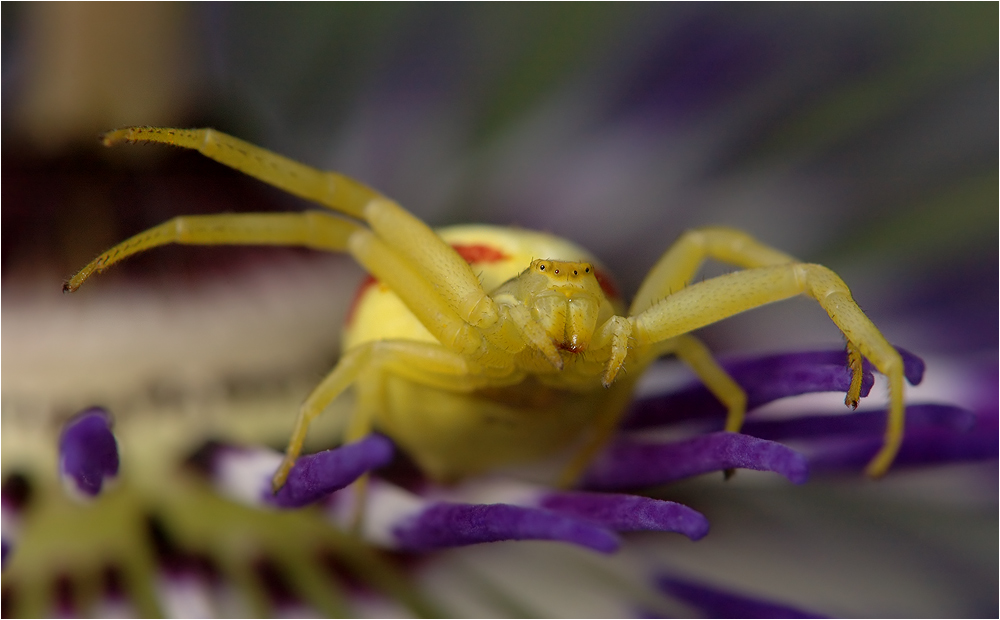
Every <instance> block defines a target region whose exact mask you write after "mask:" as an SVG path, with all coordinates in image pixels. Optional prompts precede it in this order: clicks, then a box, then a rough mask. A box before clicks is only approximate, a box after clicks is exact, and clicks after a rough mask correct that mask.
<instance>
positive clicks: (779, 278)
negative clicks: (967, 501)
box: [632, 263, 904, 477]
mask: <svg viewBox="0 0 1000 620" xmlns="http://www.w3.org/2000/svg"><path fill="white" fill-rule="evenodd" d="M800 294H805V295H808V296H809V297H812V298H813V299H815V300H816V301H818V302H819V304H820V306H821V307H822V308H823V309H824V310H825V311H826V312H827V314H829V315H830V318H831V319H832V320H833V322H834V323H835V324H836V325H837V327H839V328H840V331H841V332H843V334H844V336H845V337H846V338H847V341H848V347H849V350H850V348H851V347H853V348H856V350H857V351H860V352H861V354H862V355H864V356H865V357H867V358H868V359H869V360H871V362H872V363H873V364H874V365H875V367H876V368H877V369H878V370H879V371H880V372H881V373H883V374H884V375H886V377H887V378H888V380H889V421H888V426H887V428H886V433H885V443H884V445H883V447H882V449H881V450H880V451H879V453H878V454H877V455H876V456H875V458H874V459H872V461H871V462H870V463H869V464H868V468H867V473H868V474H869V475H870V476H874V477H877V476H881V475H883V474H885V472H886V471H887V470H888V468H889V465H891V464H892V461H893V459H894V458H895V456H896V453H897V452H898V451H899V446H900V443H901V442H902V438H903V416H904V408H903V360H902V358H901V357H900V355H899V353H898V352H897V351H896V350H895V349H894V348H893V347H892V345H890V344H889V342H888V341H886V339H885V338H884V337H883V336H882V334H881V333H880V332H879V331H878V329H877V328H876V327H875V325H874V324H873V323H872V322H871V320H869V319H868V317H867V316H865V314H864V312H862V311H861V308H859V307H858V305H857V303H855V302H854V299H853V298H852V297H851V292H850V290H849V289H848V288H847V285H846V284H844V282H843V280H841V279H840V277H838V276H837V274H835V273H834V272H832V271H830V270H829V269H827V268H826V267H823V266H822V265H811V264H805V263H796V264H787V265H776V266H772V267H761V268H757V269H747V270H744V271H738V272H736V273H732V274H728V275H724V276H719V277H717V278H713V279H711V280H706V281H704V282H699V283H698V284H693V285H691V286H688V287H686V288H684V289H682V290H680V291H679V292H676V293H674V294H672V295H670V296H668V297H665V298H663V299H661V300H660V301H658V302H656V303H655V304H653V305H652V306H651V307H650V308H649V309H648V310H646V311H645V312H642V313H641V314H639V315H638V316H635V317H632V320H633V322H634V325H635V327H634V330H633V335H634V336H635V338H636V339H637V340H638V341H639V342H640V343H641V344H653V343H657V342H662V341H664V340H667V339H670V338H674V337H676V336H679V335H682V334H686V333H688V332H690V331H693V330H696V329H698V328H700V327H704V326H705V325H708V324H710V323H715V322H717V321H721V320H722V319H725V318H728V317H730V316H733V315H735V314H739V313H740V312H743V311H745V310H750V309H752V308H756V307H758V306H762V305H764V304H768V303H771V302H775V301H780V300H782V299H787V298H789V297H794V296H796V295H800ZM852 365H855V366H856V367H857V368H858V369H860V364H852ZM850 396H851V395H850V393H849V394H848V398H850Z"/></svg>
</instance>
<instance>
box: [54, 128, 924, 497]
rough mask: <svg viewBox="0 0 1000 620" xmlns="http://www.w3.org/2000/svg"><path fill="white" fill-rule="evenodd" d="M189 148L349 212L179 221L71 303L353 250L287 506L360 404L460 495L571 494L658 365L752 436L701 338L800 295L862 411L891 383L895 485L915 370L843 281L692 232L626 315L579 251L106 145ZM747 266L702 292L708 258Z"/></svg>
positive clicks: (142, 236) (164, 137)
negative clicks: (340, 346)
mask: <svg viewBox="0 0 1000 620" xmlns="http://www.w3.org/2000/svg"><path fill="white" fill-rule="evenodd" d="M122 141H127V142H130V143H135V142H161V143H166V144H172V145H175V146H179V147H184V148H190V149H195V150H198V151H199V152H201V153H202V154H204V155H205V156H207V157H210V158H212V159H214V160H216V161H218V162H220V163H222V164H224V165H227V166H230V167H232V168H235V169H237V170H240V171H242V172H244V173H246V174H248V175H250V176H253V177H256V178H257V179H259V180H261V181H264V182H266V183H270V184H271V185H274V186H276V187H278V188H281V189H283V190H285V191H288V192H290V193H292V194H295V195H297V196H300V197H302V198H305V199H308V200H311V201H314V202H317V203H319V204H320V205H322V206H324V207H327V208H329V209H331V210H333V211H335V212H336V214H337V216H339V217H337V216H332V215H329V214H326V213H324V212H319V211H306V212H301V213H263V214H219V215H205V216H181V217H176V218H174V219H171V220H169V221H167V222H165V223H163V224H161V225H159V226H155V227H153V228H151V229H149V230H147V231H145V232H142V233H139V234H137V235H135V236H133V237H131V238H129V239H127V240H125V241H123V242H122V243H120V244H118V245H116V246H115V247H113V248H111V249H110V250H108V251H106V252H105V253H103V254H101V255H100V256H98V257H97V258H96V259H94V260H93V261H92V262H91V263H90V264H88V265H87V266H86V267H84V268H83V269H82V270H80V272H79V273H77V274H76V275H74V276H73V277H72V278H71V279H70V280H69V281H68V282H66V283H65V285H64V287H63V288H64V290H66V291H75V290H76V289H77V288H79V286H80V285H81V284H82V283H83V282H84V281H85V280H86V279H87V278H89V277H90V276H91V275H93V274H95V273H99V272H101V271H103V270H104V269H106V268H108V267H109V266H111V265H112V264H114V263H116V262H118V261H120V260H122V259H124V258H126V257H127V256H130V255H132V254H136V253H138V252H143V251H145V250H148V249H150V248H153V247H156V246H160V245H165V244H168V243H181V244H200V245H222V244H263V245H286V246H305V247H308V248H314V249H318V250H324V251H329V252H348V253H350V254H351V255H352V256H353V257H354V258H355V260H357V261H358V262H359V263H360V264H361V265H362V266H363V267H364V268H365V269H366V270H367V271H368V273H369V274H371V276H372V278H371V279H369V280H368V281H367V282H366V284H365V285H363V286H362V288H361V290H360V291H359V293H358V298H357V299H356V302H355V306H354V308H353V309H352V312H351V315H350V317H349V319H348V322H347V326H346V332H345V342H344V350H343V355H342V357H341V358H340V361H339V362H338V363H337V365H336V366H335V367H334V369H333V370H332V371H331V372H330V373H329V374H328V375H327V376H326V378H324V379H323V381H322V382H321V383H320V384H319V385H318V386H317V387H316V388H315V389H314V390H313V392H312V393H311V394H310V395H309V396H308V397H307V398H306V400H305V402H304V403H303V405H302V406H301V409H300V410H299V413H298V418H297V420H296V422H295V427H294V430H293V431H292V436H291V439H290V440H289V443H288V448H287V450H286V453H285V457H284V460H283V461H282V463H281V466H280V467H279V469H278V470H277V472H276V473H275V475H274V478H273V487H274V489H275V490H277V489H279V488H280V487H281V486H282V485H283V484H284V481H285V479H286V477H287V476H288V472H289V471H290V469H291V468H292V466H293V465H294V463H295V461H296V459H297V457H298V456H299V453H300V452H301V449H302V444H303V441H304V440H305V437H306V434H307V432H308V429H309V425H310V422H311V421H312V420H313V419H314V418H316V416H318V415H319V414H320V413H321V412H322V411H323V410H324V408H326V406H327V405H329V404H330V403H331V402H332V401H333V400H334V399H335V398H337V396H339V395H340V394H341V393H342V392H344V391H345V390H346V389H347V388H349V387H351V386H354V388H355V390H356V396H357V402H356V405H355V410H354V413H353V414H352V417H351V419H350V421H349V423H348V426H347V430H346V436H345V440H347V441H352V440H354V439H359V438H361V437H363V436H365V435H367V434H368V433H370V432H372V431H373V430H375V429H378V430H379V431H381V432H383V433H385V434H386V435H388V436H389V437H390V438H391V439H392V440H393V441H394V442H395V443H396V444H397V445H399V446H400V447H401V448H402V449H403V450H404V451H405V452H407V453H408V455H409V456H410V457H411V458H412V459H413V460H414V461H415V462H416V463H417V465H418V466H419V467H420V468H421V469H422V470H423V471H424V472H425V473H426V474H427V475H429V476H430V477H431V478H433V479H436V480H438V481H454V480H457V479H459V478H462V477H464V476H469V475H473V474H477V473H480V472H484V471H487V470H491V469H494V468H497V467H500V466H503V465H508V464H515V463H520V462H526V461H532V460H539V459H542V458H544V457H547V456H550V455H553V454H556V453H560V452H563V453H565V454H566V457H565V459H564V461H565V462H564V464H563V465H562V473H561V476H560V483H561V484H562V485H564V486H571V485H572V484H573V483H574V482H575V481H576V480H577V479H578V477H579V476H580V475H581V474H582V472H583V471H584V469H585V468H586V466H587V465H588V463H589V462H590V461H591V460H592V458H593V457H594V456H595V455H596V453H597V452H598V451H599V450H600V449H601V448H602V447H603V446H604V445H605V443H606V442H607V441H608V440H609V438H610V437H611V435H612V434H613V433H614V432H615V430H616V428H617V426H618V423H619V421H620V419H621V418H622V416H623V413H624V412H625V410H626V407H627V404H628V402H629V400H630V398H631V393H632V390H633V387H634V385H635V383H636V381H637V379H638V378H639V377H640V376H641V374H642V372H643V370H645V369H646V368H647V367H648V366H649V365H650V364H651V363H652V362H653V361H654V360H656V359H657V358H658V357H660V356H663V355H667V354H673V355H676V356H677V357H678V358H680V359H681V360H683V362H685V363H686V364H687V365H689V366H690V367H691V368H692V369H693V371H694V372H695V374H696V375H697V376H698V377H699V378H700V379H701V380H702V381H703V382H704V383H705V385H706V386H707V387H708V389H709V390H710V391H711V392H712V393H713V394H714V395H715V396H716V397H717V398H718V399H719V400H720V401H721V402H722V403H723V404H724V405H725V406H726V408H727V411H728V413H727V418H726V423H725V429H726V430H727V431H731V432H737V431H739V429H740V427H741V425H742V422H743V416H744V411H745V408H746V396H745V393H744V392H743V390H742V388H740V387H739V386H738V385H737V384H736V382H735V381H733V379H731V378H730V377H729V376H728V374H727V373H726V372H725V371H724V370H723V369H722V367H721V366H720V365H719V364H718V363H717V362H716V361H715V360H714V359H713V357H712V355H711V353H710V352H709V351H708V349H707V347H706V346H705V345H704V344H703V343H702V342H701V341H700V340H698V339H697V338H696V337H695V336H693V335H691V332H692V331H694V330H696V329H698V328H700V327H703V326H705V325H708V324H710V323H714V322H716V321H720V320H722V319H725V318H727V317H730V316H732V315H734V314H737V313H740V312H743V311H745V310H749V309H751V308H755V307H757V306H761V305H764V304H767V303H770V302H774V301H778V300H782V299H787V298H790V297H793V296H796V295H807V296H809V297H811V298H813V299H815V300H816V301H817V302H818V303H819V304H820V306H821V307H822V308H823V309H824V310H825V311H826V312H827V314H829V315H830V318H831V319H832V320H833V322H834V323H835V324H836V325H837V327H838V328H840V330H841V331H842V332H843V334H844V337H845V338H846V340H847V351H848V362H849V365H850V368H851V371H852V381H851V385H850V387H849V389H848V392H847V396H846V399H845V403H846V404H847V405H849V406H852V407H856V406H857V403H858V399H859V392H860V388H861V377H862V358H863V357H864V358H868V359H869V360H870V361H871V362H872V363H873V364H874V366H875V367H876V368H877V369H878V370H879V371H880V372H882V373H883V374H885V375H886V376H887V378H888V383H889V403H890V404H889V415H888V425H887V428H886V431H885V439H884V443H883V446H882V448H881V449H880V451H879V452H878V453H877V454H876V455H875V457H874V458H873V459H872V460H871V462H870V463H869V464H868V466H867V469H866V471H867V473H868V474H869V475H870V476H873V477H878V476H881V475H883V474H884V473H885V472H886V471H887V470H888V468H889V466H890V465H891V464H892V461H893V459H894V458H895V456H896V453H897V452H898V450H899V446H900V443H901V441H902V435H903V418H904V406H903V363H902V359H901V357H900V355H899V353H898V352H897V351H896V350H895V349H894V348H893V347H892V346H891V345H890V344H889V343H888V342H887V341H886V339H885V338H884V337H883V336H882V334H881V333H880V332H879V331H878V329H877V328H876V327H875V325H874V324H873V323H872V322H871V321H870V320H869V319H868V317H867V316H865V314H864V313H863V312H862V310H861V309H860V308H859V307H858V305H857V303H855V302H854V300H853V298H852V297H851V292H850V290H849V289H848V288H847V286H846V285H845V284H844V282H843V280H841V279H840V277H838V276H837V275H836V274H835V273H834V272H833V271H831V270H829V269H827V268H826V267H823V266H821V265H816V264H809V263H802V262H799V261H797V260H796V259H794V258H792V257H791V256H789V255H787V254H785V253H783V252H780V251H778V250H775V249H773V248H770V247H768V246H766V245H763V244H761V243H760V242H758V241H756V240H754V239H753V238H751V237H750V236H748V235H747V234H745V233H742V232H740V231H737V230H732V229H728V228H702V229H697V230H692V231H689V232H687V233H685V234H684V235H683V236H682V237H681V238H680V239H679V240H678V241H677V242H676V243H675V244H674V245H673V246H672V247H671V248H670V249H669V250H668V251H667V252H666V253H665V254H664V255H663V256H662V257H661V258H660V259H659V261H658V262H657V263H656V264H655V265H654V266H653V269H652V270H651V271H650V272H649V274H648V275H647V276H646V278H645V280H644V281H643V283H642V284H641V286H640V288H639V291H638V293H637V294H636V295H635V297H634V299H633V300H632V303H631V305H630V306H629V307H628V309H627V311H626V308H625V305H624V304H623V302H622V300H621V298H620V296H619V295H618V293H617V291H616V290H615V288H614V285H613V284H612V281H611V279H610V278H609V277H608V276H607V275H606V272H605V271H604V269H603V267H602V266H601V264H600V263H599V262H598V261H597V260H596V259H595V258H594V257H593V256H591V255H590V254H589V253H588V252H587V251H585V250H583V249H582V248H580V247H578V246H576V245H575V244H573V243H571V242H569V241H566V240H563V239H560V238H557V237H554V236H551V235H547V234H543V233H539V232H531V231H526V230H519V229H511V228H502V227H496V226H486V225H466V226H454V227H450V228H444V229H441V230H438V231H434V230H432V229H431V228H429V227H428V226H427V225H426V224H425V223H424V222H422V221H420V220H419V219H417V218H416V217H415V216H413V215H412V214H410V213H409V212H408V211H406V210H405V209H403V208H402V207H400V206H399V205H398V204H396V203H395V202H393V201H392V200H390V199H388V198H386V197H385V196H383V195H382V194H380V193H379V192H377V191H375V190H372V189H370V188H368V187H366V186H364V185H363V184H361V183H360V182H358V181H355V180H353V179H351V178H349V177H347V176H344V175H342V174H339V173H336V172H326V171H320V170H317V169H314V168H311V167H308V166H305V165H303V164H300V163H297V162H295V161H292V160H290V159H287V158H285V157H283V156H281V155H277V154H275V153H272V152H270V151H267V150H264V149H262V148H260V147H257V146H254V145H252V144H249V143H247V142H244V141H242V140H239V139H237V138H234V137H232V136H229V135H226V134H224V133H221V132H218V131H215V130H212V129H190V130H187V129H169V128H156V127H129V128H123V129H117V130H114V131H111V132H108V133H107V134H105V135H104V136H103V142H104V144H105V145H106V146H110V145H113V144H115V143H118V142H122ZM709 258H711V259H715V260H719V261H722V262H725V263H729V264H732V265H735V266H737V267H741V268H742V269H741V270H739V271H736V272H734V273H730V274H728V275H723V276H719V277H716V278H712V279H708V280H704V281H701V282H698V283H696V284H692V283H691V281H692V279H693V278H694V276H695V275H696V273H697V272H698V270H699V269H700V267H701V265H702V263H703V262H704V261H705V260H707V259H709Z"/></svg>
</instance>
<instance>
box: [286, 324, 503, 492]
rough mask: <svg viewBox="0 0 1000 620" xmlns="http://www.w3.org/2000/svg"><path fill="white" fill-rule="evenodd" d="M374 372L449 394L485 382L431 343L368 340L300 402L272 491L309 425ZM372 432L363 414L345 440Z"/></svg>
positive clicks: (456, 356)
mask: <svg viewBox="0 0 1000 620" xmlns="http://www.w3.org/2000/svg"><path fill="white" fill-rule="evenodd" d="M376 369H377V370H379V371H383V370H388V371H391V372H392V373H393V374H394V375H399V376H403V377H407V378H410V379H412V380H415V381H419V382H421V383H422V384H423V385H428V386H434V387H440V388H442V389H450V390H455V389H466V390H468V389H473V388H474V387H477V386H479V384H481V383H482V382H483V381H484V380H483V379H481V378H478V376H477V375H476V374H475V373H474V372H473V370H474V369H473V368H470V363H469V362H468V361H467V360H466V359H465V358H464V357H462V356H461V355H459V354H458V353H455V352H453V351H449V350H448V349H445V348H444V347H442V346H441V345H438V344H435V343H430V342H418V341H410V340H380V341H372V342H366V343H364V344H360V345H358V346H356V347H354V348H353V349H350V350H349V351H347V352H346V353H344V355H343V357H341V358H340V361H339V362H338V363H337V365H336V366H335V367H334V369H333V370H332V371H331V372H330V374H328V375H327V376H326V378H324V379H323V381H322V382H321V383H320V384H319V385H318V386H316V387H315V388H314V389H313V391H312V393H310V394H309V396H308V397H307V398H306V400H305V402H304V403H302V407H301V408H300V409H299V415H298V417H297V418H296V420H295V427H294V429H293V430H292V436H291V438H290V439H289V441H288V448H287V449H286V450H285V458H284V459H283V460H282V462H281V465H280V466H279V467H278V471H277V472H276V473H275V474H274V478H273V479H272V486H273V487H274V489H275V490H277V489H280V488H281V487H282V485H284V483H285V480H286V479H287V478H288V472H289V471H290V470H291V469H292V466H293V465H295V461H296V460H297V459H298V457H299V454H300V453H301V452H302V444H303V443H304V442H305V439H306V435H307V434H308V432H309V425H310V424H311V423H312V421H313V420H314V419H316V417H317V416H319V414H321V413H322V412H323V410H324V409H326V407H327V406H328V405H329V404H330V403H332V402H333V401H334V399H336V398H337V397H338V396H340V394H342V393H343V392H344V390H346V389H347V388H348V387H350V385H351V384H353V383H354V382H355V380H357V378H358V377H359V376H360V375H361V374H362V373H367V372H373V371H375V370H376ZM356 415H357V414H356ZM371 429H372V421H371V419H370V418H369V417H368V415H365V414H362V415H360V416H358V417H355V418H354V419H352V420H351V422H350V424H349V426H348V429H347V436H346V439H347V440H348V441H353V440H356V439H360V438H361V437H364V436H365V435H367V434H368V433H369V432H371Z"/></svg>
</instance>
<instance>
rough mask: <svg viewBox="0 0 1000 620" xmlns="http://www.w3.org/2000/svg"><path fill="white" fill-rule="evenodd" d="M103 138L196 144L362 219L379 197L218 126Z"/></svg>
mask: <svg viewBox="0 0 1000 620" xmlns="http://www.w3.org/2000/svg"><path fill="white" fill-rule="evenodd" d="M103 139H104V145H105V146H112V145H114V144H117V143H119V142H160V143H163V144H172V145H174V146H179V147H183V148H186V149H194V150H196V151H198V152H199V153H201V154H202V155H204V156H206V157H209V158H211V159H214V160H215V161H217V162H219V163H221V164H225V165H227V166H229V167H230V168H235V169H236V170H239V171H240V172H243V173H245V174H248V175H250V176H252V177H254V178H255V179H260V180H261V181H264V182H265V183H269V184H271V185H273V186H275V187H278V188H280V189H283V190H285V191H286V192H288V193H289V194H295V195H296V196H301V197H302V198H305V199H306V200H312V201H314V202H316V203H319V204H321V205H323V206H324V207H328V208H330V209H333V210H335V211H339V212H341V213H344V214H346V215H350V216H352V217H356V218H358V219H361V218H362V215H361V210H362V209H363V208H364V206H365V205H366V204H368V203H369V202H371V201H372V200H373V199H375V198H378V197H380V196H381V194H379V193H378V192H376V191H375V190H373V189H371V188H369V187H367V186H365V185H364V184H362V183H359V182H358V181H355V180H354V179H352V178H350V177H348V176H345V175H343V174H340V173H339V172H329V171H326V170H317V169H316V168H312V167H310V166H306V165H305V164H300V163H299V162H297V161H294V160H291V159H288V158H287V157H283V156H281V155H278V154H277V153H272V152H271V151H268V150H267V149H262V148H260V147H259V146H254V145H253V144H250V143H249V142H244V141H243V140H240V139H239V138H234V137H232V136H230V135H228V134H224V133H222V132H221V131H216V130H214V129H176V128H173V127H123V128H122V129H115V130H114V131H109V132H108V133H106V134H104V137H103Z"/></svg>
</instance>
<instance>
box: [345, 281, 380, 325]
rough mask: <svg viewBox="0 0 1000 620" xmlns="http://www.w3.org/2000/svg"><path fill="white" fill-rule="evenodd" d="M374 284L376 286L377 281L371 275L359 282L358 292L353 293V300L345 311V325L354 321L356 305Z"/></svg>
mask: <svg viewBox="0 0 1000 620" xmlns="http://www.w3.org/2000/svg"><path fill="white" fill-rule="evenodd" d="M376 284H378V280H376V279H375V276H373V275H371V274H368V275H366V276H365V279H364V280H362V281H361V285H360V286H358V290H357V291H355V292H354V299H352V300H351V306H350V307H349V308H348V309H347V318H346V319H344V324H345V325H350V324H351V322H352V321H354V313H355V312H357V311H358V304H359V303H361V298H362V297H364V295H365V293H366V292H367V291H368V289H370V288H371V287H373V286H375V285H376Z"/></svg>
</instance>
